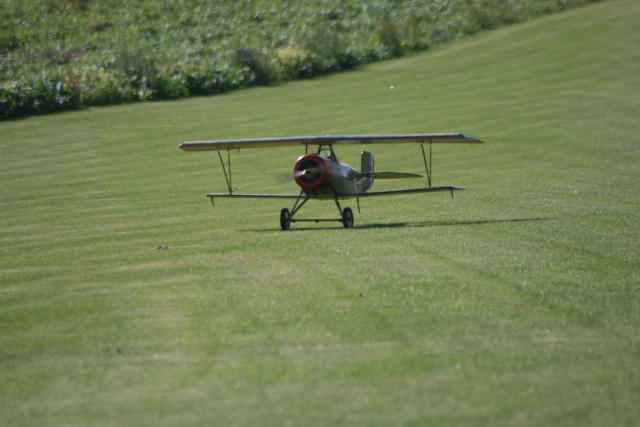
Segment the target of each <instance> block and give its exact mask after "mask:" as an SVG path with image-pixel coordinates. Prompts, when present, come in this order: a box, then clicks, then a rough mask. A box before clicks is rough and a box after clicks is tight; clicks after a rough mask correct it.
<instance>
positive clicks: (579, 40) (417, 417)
mask: <svg viewBox="0 0 640 427" xmlns="http://www.w3.org/2000/svg"><path fill="white" fill-rule="evenodd" d="M639 20H640V2H637V1H630V0H617V1H607V2H602V3H597V4H593V5H590V6H586V7H583V8H579V9H575V10H572V11H569V12H566V13H562V14H559V15H554V16H550V17H545V18H542V19H539V20H536V21H532V22H529V23H525V24H521V25H515V26H512V27H508V28H504V29H500V30H495V31H491V32H487V33H483V34H480V35H477V36H474V37H472V38H467V39H464V40H461V41H459V42H456V43H453V44H449V45H446V46H442V47H440V48H438V49H434V50H431V51H429V52H426V53H422V54H419V55H415V56H411V57H407V58H404V59H401V60H394V61H389V62H383V63H379V64H375V65H371V66H366V67H362V68H360V69H358V70H356V71H351V72H348V73H344V74H339V75H334V76H330V77H327V78H322V79H314V80H308V81H302V82H295V83H290V84H284V85H280V86H273V87H267V88H257V89H251V90H244V91H241V92H237V93H233V94H228V95H223V96H215V97H205V98H196V99H189V100H185V101H179V102H168V103H148V104H138V105H128V106H120V107H109V108H100V109H91V110H87V111H82V112H77V113H68V114H59V115H52V116H45V117H37V118H30V119H27V120H21V121H15V122H2V123H0V151H1V152H2V160H1V161H0V206H1V209H2V215H1V216H0V421H1V422H2V424H4V425H39V426H40V425H103V426H121V425H154V426H157V425H167V426H173V425H220V426H256V425H273V426H284V425H305V426H324V425H362V426H376V425H377V426H390V425H413V426H423V425H434V426H436V425H437V426H440V425H492V426H508V425H518V426H527V425H530V426H539V425H580V426H589V425H591V426H602V425H615V426H632V425H637V424H638V423H639V422H640V405H639V403H640V275H639V267H638V261H639V255H640V253H639V252H640V251H639V243H638V242H639V240H640V231H639V225H640V221H639V219H640V196H639V195H638V188H637V187H638V182H639V181H640V136H639V135H640V120H639V116H638V114H639V112H640V96H639V93H640V48H639V46H640V29H639V27H638V25H637V22H638V21H639ZM391 86H393V87H394V89H393V90H391V89H390V87H391ZM454 131H455V132H465V133H468V134H470V135H472V136H475V137H477V138H480V139H482V140H483V141H485V142H486V143H485V144H484V145H474V146H470V145H465V146H452V145H438V146H435V147H434V184H435V185H445V184H453V185H459V186H461V187H464V188H466V189H467V190H466V191H463V192H458V193H456V197H455V199H451V197H450V196H449V195H448V194H446V193H442V194H435V195H417V196H402V197H396V198H376V199H366V200H362V203H361V207H362V213H361V214H358V213H357V210H356V206H355V203H351V204H349V203H346V204H345V205H347V206H351V207H352V208H353V209H354V211H355V212H356V218H355V228H354V229H351V230H345V229H343V228H342V226H341V225H340V224H339V223H337V222H336V223H320V224H315V223H303V224H300V223H298V224H294V225H293V226H292V230H291V231H289V232H283V231H280V230H279V223H278V215H279V211H280V209H281V208H282V207H285V206H288V205H289V202H286V203H283V201H277V200H276V201H258V200H229V199H224V200H223V199H221V200H218V201H217V202H216V206H215V208H212V207H211V205H210V203H209V202H208V199H206V198H205V197H204V194H205V193H206V192H208V191H223V190H224V188H225V187H224V178H223V175H222V170H221V169H220V166H219V164H218V159H217V156H216V155H215V154H214V153H183V152H181V151H179V150H178V149H177V146H178V144H179V143H180V142H182V141H185V140H192V139H223V138H251V137H278V136H296V135H315V134H359V133H414V132H416V133H417V132H454ZM359 149H360V147H356V146H354V147H349V148H347V149H344V150H339V151H338V152H337V154H338V156H339V157H341V159H342V160H343V161H346V162H347V163H350V164H352V165H353V166H359V160H358V158H359ZM371 151H373V152H374V153H375V155H376V165H377V168H378V169H379V170H392V171H406V172H418V173H419V172H420V170H421V167H422V159H421V154H420V151H419V148H418V147H414V146H411V145H407V146H395V147H388V146H373V147H372V150H371ZM298 154H300V150H295V149H278V150H267V151H261V150H253V151H251V150H249V151H246V152H241V153H234V154H233V160H232V161H233V168H234V169H233V178H234V184H235V185H238V186H240V185H245V184H246V187H243V189H242V190H243V191H247V192H249V191H251V192H259V191H267V192H291V191H295V189H296V187H295V185H293V184H292V183H290V182H288V181H283V179H282V177H283V175H286V174H287V173H288V172H289V171H290V169H291V167H292V164H293V162H294V160H295V158H296V156H297V155H298ZM389 184H393V185H395V186H412V185H414V184H415V182H412V181H409V182H407V183H404V182H401V181H396V182H391V183H389V182H380V183H376V187H377V188H378V189H381V188H387V187H390V186H389ZM289 207H290V206H289ZM334 211H335V207H334V205H333V204H332V203H331V202H310V203H309V204H307V206H305V208H304V210H303V211H301V213H300V215H301V216H302V215H310V216H315V215H318V214H319V215H325V216H332V215H335V212H334Z"/></svg>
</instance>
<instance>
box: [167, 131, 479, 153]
mask: <svg viewBox="0 0 640 427" xmlns="http://www.w3.org/2000/svg"><path fill="white" fill-rule="evenodd" d="M410 142H414V143H458V144H459V143H467V144H469V143H471V144H482V141H480V140H479V139H476V138H473V137H471V136H468V135H465V134H463V133H431V134H428V133H426V134H405V135H342V136H296V137H290V138H258V139H227V140H216V141H187V142H183V143H182V144H180V147H179V148H180V149H182V150H184V151H205V150H240V149H243V148H270V147H291V146H301V147H304V146H307V145H314V146H319V145H343V144H395V143H410Z"/></svg>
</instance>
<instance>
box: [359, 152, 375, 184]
mask: <svg viewBox="0 0 640 427" xmlns="http://www.w3.org/2000/svg"><path fill="white" fill-rule="evenodd" d="M360 173H361V174H362V175H364V176H367V177H366V178H363V179H362V181H360V182H361V183H360V185H361V186H362V190H360V191H362V192H365V191H367V190H370V189H371V187H373V174H374V171H373V153H370V152H369V151H363V152H362V157H361V166H360Z"/></svg>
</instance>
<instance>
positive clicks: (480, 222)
mask: <svg viewBox="0 0 640 427" xmlns="http://www.w3.org/2000/svg"><path fill="white" fill-rule="evenodd" d="M548 219H549V218H511V219H488V220H475V221H464V220H460V221H416V222H391V223H371V224H362V225H356V226H355V227H354V228H353V230H368V229H383V228H428V227H455V226H467V225H487V224H509V223H517V222H534V221H547V220H548ZM295 230H296V231H318V230H337V231H342V232H344V228H343V227H339V226H338V227H336V226H327V227H296V229H295ZM241 231H249V232H256V231H258V232H273V231H274V230H273V229H272V228H269V229H244V230H241Z"/></svg>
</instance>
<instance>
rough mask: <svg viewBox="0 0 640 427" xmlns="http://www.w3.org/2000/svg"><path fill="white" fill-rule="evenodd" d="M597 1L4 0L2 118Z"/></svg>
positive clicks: (285, 69) (200, 86) (279, 70)
mask: <svg viewBox="0 0 640 427" xmlns="http://www.w3.org/2000/svg"><path fill="white" fill-rule="evenodd" d="M591 1H595V0H374V1H369V2H360V1H358V0H343V1H340V2H328V1H325V0H305V1H301V2H281V1H276V0H241V1H235V0H233V1H232V0H227V1H218V2H210V1H208V0H119V1H114V0H33V1H31V2H23V1H21V0H4V2H3V3H4V5H3V8H2V9H0V119H11V118H18V117H25V116H29V115H34V114H43V113H52V112H56V111H64V110H70V109H79V108H84V107H87V106H94V105H108V104H116V103H123V102H134V101H145V100H158V99H175V98H180V97H185V96H189V95H211V94H217V93H222V92H227V91H229V90H233V89H239V88H242V87H246V86H251V85H262V84H272V83H277V82H281V81H287V80H293V79H300V78H309V77H313V76H317V75H320V74H326V73H330V72H334V71H339V70H344V69H348V68H352V67H355V66H357V65H359V64H363V63H368V62H371V61H377V60H381V59H387V58H392V57H398V56H402V55H404V54H406V53H408V52H411V51H416V50H423V49H427V48H428V47H429V46H432V45H435V44H438V43H442V42H445V41H448V40H452V39H456V38H458V37H461V36H464V35H467V34H473V33H475V32H478V31H481V30H487V29H491V28H494V27H496V26H500V25H505V24H511V23H514V22H519V21H523V20H526V19H529V18H531V17H534V16H538V15H542V14H548V13H553V12H558V11H561V10H564V9H567V8H569V7H573V6H576V5H579V4H583V3H588V2H591Z"/></svg>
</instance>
